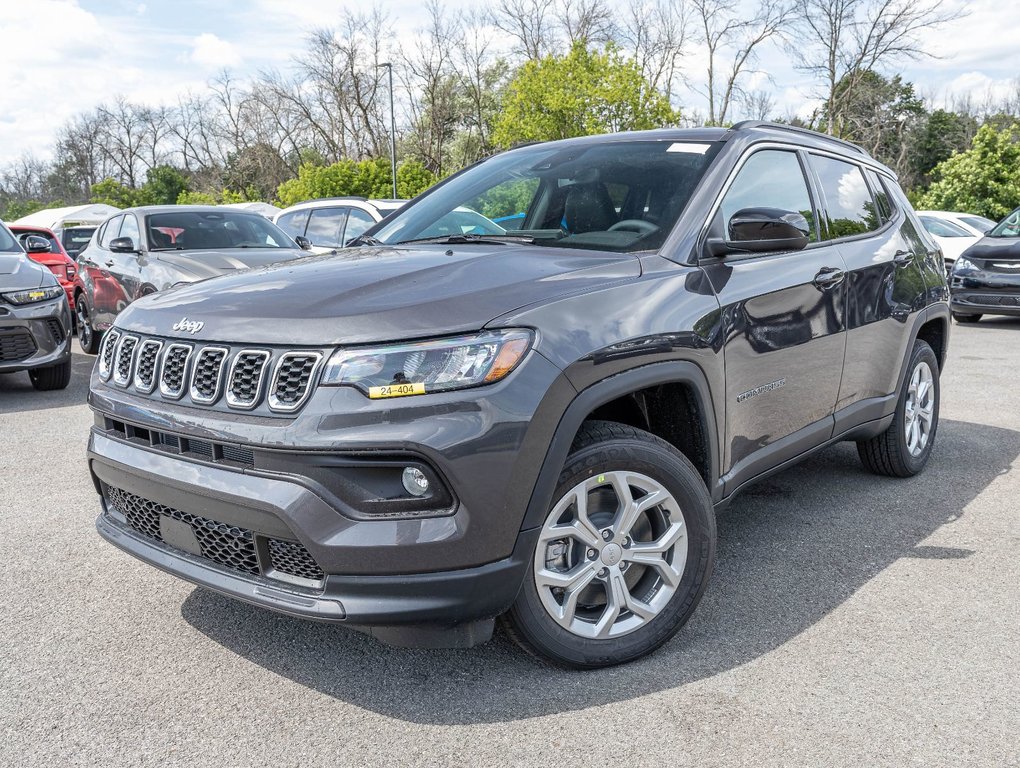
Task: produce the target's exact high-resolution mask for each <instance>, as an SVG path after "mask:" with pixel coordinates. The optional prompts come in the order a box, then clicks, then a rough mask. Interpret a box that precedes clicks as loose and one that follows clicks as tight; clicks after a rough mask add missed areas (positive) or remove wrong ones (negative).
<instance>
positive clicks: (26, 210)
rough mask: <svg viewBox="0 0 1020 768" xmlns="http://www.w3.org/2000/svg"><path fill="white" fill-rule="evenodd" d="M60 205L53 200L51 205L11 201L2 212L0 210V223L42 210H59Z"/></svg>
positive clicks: (37, 201)
mask: <svg viewBox="0 0 1020 768" xmlns="http://www.w3.org/2000/svg"><path fill="white" fill-rule="evenodd" d="M62 205H63V203H61V202H60V201H59V200H54V201H53V202H51V203H47V202H43V201H42V200H11V201H9V202H8V203H7V205H6V207H4V208H3V210H0V221H6V222H12V221H15V220H16V219H20V218H21V217H22V216H28V214H30V213H35V212H36V211H41V210H43V209H44V208H59V207H60V206H62Z"/></svg>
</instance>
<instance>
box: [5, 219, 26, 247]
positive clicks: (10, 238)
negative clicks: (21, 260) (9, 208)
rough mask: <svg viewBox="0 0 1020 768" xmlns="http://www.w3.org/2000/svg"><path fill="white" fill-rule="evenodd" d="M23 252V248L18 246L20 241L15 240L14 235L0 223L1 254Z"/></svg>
mask: <svg viewBox="0 0 1020 768" xmlns="http://www.w3.org/2000/svg"><path fill="white" fill-rule="evenodd" d="M22 250H23V249H22V247H21V246H20V245H18V241H17V240H15V239H14V235H12V234H11V232H10V230H9V229H7V227H5V226H4V225H3V224H2V223H0V252H7V251H14V252H15V253H21V252H22Z"/></svg>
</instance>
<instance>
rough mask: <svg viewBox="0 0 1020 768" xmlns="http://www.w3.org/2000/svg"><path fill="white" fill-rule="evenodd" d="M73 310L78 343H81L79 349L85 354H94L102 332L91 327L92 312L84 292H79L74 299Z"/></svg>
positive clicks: (97, 350) (97, 349)
mask: <svg viewBox="0 0 1020 768" xmlns="http://www.w3.org/2000/svg"><path fill="white" fill-rule="evenodd" d="M74 312H75V314H76V315H77V317H78V344H79V345H81V351H82V352H84V353H85V354H86V355H94V354H96V353H97V352H99V345H100V344H101V343H102V341H103V334H102V332H100V331H97V330H96V329H95V328H93V327H92V312H91V311H90V310H89V304H88V301H86V300H85V294H84V293H79V294H78V296H77V298H76V299H75V300H74Z"/></svg>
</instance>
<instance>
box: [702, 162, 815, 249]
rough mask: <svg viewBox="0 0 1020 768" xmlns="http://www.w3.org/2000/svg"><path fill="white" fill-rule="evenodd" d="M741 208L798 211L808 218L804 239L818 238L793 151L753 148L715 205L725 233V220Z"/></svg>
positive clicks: (802, 176)
mask: <svg viewBox="0 0 1020 768" xmlns="http://www.w3.org/2000/svg"><path fill="white" fill-rule="evenodd" d="M745 208H780V209H782V210H784V211H790V212H795V213H800V214H802V215H803V216H804V218H805V219H807V222H808V232H807V236H808V240H809V241H810V242H812V243H813V242H816V241H817V240H818V236H817V228H816V227H815V217H814V214H813V211H812V206H811V195H810V194H809V193H808V187H807V182H806V181H805V180H804V171H803V169H801V167H800V160H798V159H797V155H796V153H794V152H787V151H785V150H771V149H767V150H762V151H761V152H755V153H754V154H753V155H751V157H750V158H748V160H747V162H746V163H744V166H743V167H742V168H741V169H740V171H739V172H738V173H737V177H736V178H735V179H734V180H733V184H732V185H731V186H730V188H729V190H728V191H727V192H726V196H725V197H724V198H723V201H722V205H721V206H720V207H719V211H720V214H721V215H722V223H723V226H725V227H726V236H727V238H728V237H729V231H728V230H729V221H730V219H731V218H732V217H733V214H735V213H736V212H737V211H740V210H743V209H745Z"/></svg>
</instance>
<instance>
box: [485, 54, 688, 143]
mask: <svg viewBox="0 0 1020 768" xmlns="http://www.w3.org/2000/svg"><path fill="white" fill-rule="evenodd" d="M678 118H679V115H678V113H677V112H675V111H674V110H673V109H672V107H670V105H669V100H668V99H667V98H666V97H665V96H663V95H662V94H661V93H659V92H658V91H656V90H655V89H654V88H652V87H651V85H650V84H649V83H648V81H647V80H645V79H644V78H643V77H642V75H641V69H640V68H639V67H638V65H637V64H636V63H635V62H634V61H633V60H629V59H625V58H624V57H623V55H622V54H621V53H620V52H619V50H617V49H616V48H615V47H613V46H611V45H610V46H607V47H606V49H605V50H604V51H602V52H598V51H590V50H588V48H587V47H586V46H585V45H584V44H582V43H577V44H575V45H574V47H573V48H571V49H570V53H568V54H567V55H566V56H546V57H545V58H544V59H541V60H538V61H528V62H527V63H525V64H524V66H522V67H521V68H520V70H518V72H517V75H516V76H515V77H514V78H513V80H512V81H511V82H510V85H509V86H508V87H507V92H506V95H505V97H504V99H503V111H502V112H501V113H500V115H499V117H498V118H497V119H496V121H495V123H494V125H493V140H494V142H495V143H496V144H497V145H498V146H502V147H509V146H512V145H514V144H517V143H518V142H522V141H547V140H550V139H566V138H570V137H572V136H586V135H590V134H597V133H610V132H614V131H634V130H641V129H646V128H659V127H662V126H666V125H672V124H675V123H676V122H677V120H678Z"/></svg>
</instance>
